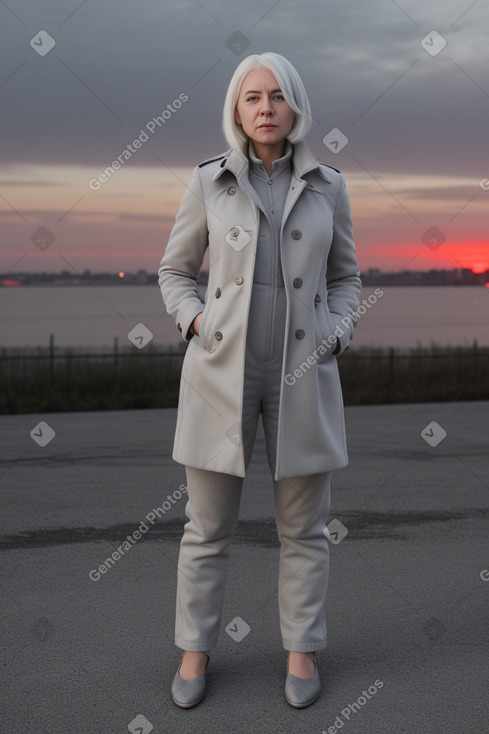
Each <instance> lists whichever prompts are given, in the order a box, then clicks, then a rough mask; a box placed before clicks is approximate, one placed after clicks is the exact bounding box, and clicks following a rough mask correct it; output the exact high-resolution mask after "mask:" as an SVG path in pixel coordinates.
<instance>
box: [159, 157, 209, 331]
mask: <svg viewBox="0 0 489 734" xmlns="http://www.w3.org/2000/svg"><path fill="white" fill-rule="evenodd" d="M207 244H208V230H207V214H206V207H205V204H204V197H203V191H202V183H201V180H200V176H199V170H198V166H196V167H195V168H194V170H193V176H192V179H191V181H190V183H189V185H188V188H187V190H186V191H185V194H184V195H183V198H182V201H181V204H180V209H179V211H178V213H177V216H176V218H175V224H174V225H173V229H172V231H171V232H170V237H169V239H168V242H167V245H166V249H165V254H164V255H163V258H162V260H161V263H160V267H159V269H158V284H159V286H160V289H161V295H162V296H163V301H164V303H165V306H166V310H167V313H168V314H169V315H170V316H171V317H172V319H173V320H174V321H175V324H176V326H177V328H178V330H179V331H180V332H181V333H182V336H183V338H184V339H185V340H186V341H190V339H191V338H192V336H193V334H192V333H190V332H189V328H190V325H191V323H192V321H193V320H194V318H195V317H196V316H197V314H199V313H200V312H201V311H203V310H204V303H203V302H202V300H201V298H200V296H199V292H198V290H197V276H198V274H199V271H200V268H201V265H202V260H203V258H204V253H205V250H206V248H207Z"/></svg>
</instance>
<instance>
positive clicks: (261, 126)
mask: <svg viewBox="0 0 489 734" xmlns="http://www.w3.org/2000/svg"><path fill="white" fill-rule="evenodd" d="M272 127H277V126H276V125H272V124H269V123H264V124H263V125H258V128H272Z"/></svg>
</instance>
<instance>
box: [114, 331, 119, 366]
mask: <svg viewBox="0 0 489 734" xmlns="http://www.w3.org/2000/svg"><path fill="white" fill-rule="evenodd" d="M118 359H119V341H118V339H117V337H114V372H117V364H118Z"/></svg>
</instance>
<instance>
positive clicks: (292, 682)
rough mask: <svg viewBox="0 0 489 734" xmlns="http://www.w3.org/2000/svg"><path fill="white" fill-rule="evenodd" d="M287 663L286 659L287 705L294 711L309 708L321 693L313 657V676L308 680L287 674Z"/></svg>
mask: <svg viewBox="0 0 489 734" xmlns="http://www.w3.org/2000/svg"><path fill="white" fill-rule="evenodd" d="M288 670H289V661H288V659H287V677H286V679H285V698H286V700H287V703H290V705H291V706H294V708H296V709H303V708H305V707H306V706H310V705H311V703H314V701H316V700H317V699H318V698H319V694H320V693H321V683H320V681H319V673H318V669H317V666H316V659H315V657H314V675H312V676H311V677H310V678H298V677H297V676H296V675H292V674H291V673H289V672H288Z"/></svg>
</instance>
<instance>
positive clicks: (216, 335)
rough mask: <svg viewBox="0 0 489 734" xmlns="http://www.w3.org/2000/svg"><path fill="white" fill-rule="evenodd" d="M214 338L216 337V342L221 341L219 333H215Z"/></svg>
mask: <svg viewBox="0 0 489 734" xmlns="http://www.w3.org/2000/svg"><path fill="white" fill-rule="evenodd" d="M214 336H215V337H216V339H217V341H218V342H220V341H221V339H222V333H221V332H220V331H216V333H215V334H214Z"/></svg>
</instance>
